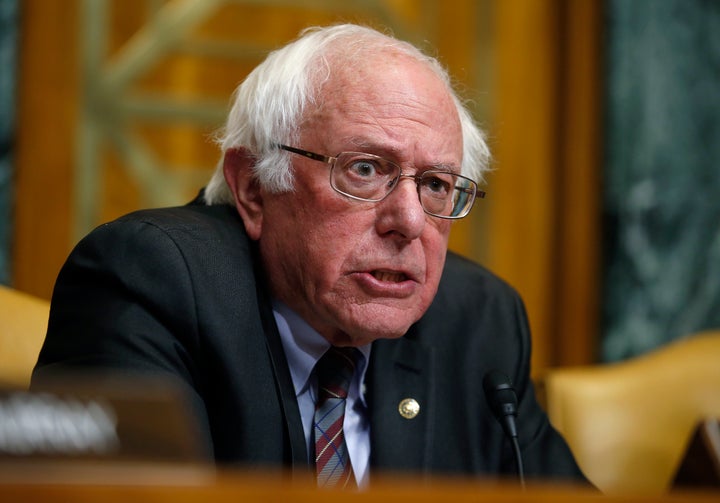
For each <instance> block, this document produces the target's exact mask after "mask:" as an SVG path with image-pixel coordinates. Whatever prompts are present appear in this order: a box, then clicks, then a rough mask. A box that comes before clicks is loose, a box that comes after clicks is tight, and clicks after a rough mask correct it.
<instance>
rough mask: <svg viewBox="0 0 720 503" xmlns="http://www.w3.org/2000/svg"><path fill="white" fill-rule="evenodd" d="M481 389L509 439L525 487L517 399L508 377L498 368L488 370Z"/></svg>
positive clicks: (522, 484)
mask: <svg viewBox="0 0 720 503" xmlns="http://www.w3.org/2000/svg"><path fill="white" fill-rule="evenodd" d="M483 389H484V390H485V399H486V400H487V402H488V405H490V409H491V410H492V412H493V414H494V415H495V419H497V420H498V422H499V423H500V424H501V425H502V427H503V430H505V435H507V437H508V438H509V439H510V441H511V442H512V446H513V452H514V454H515V466H516V467H517V472H518V478H519V479H520V485H521V486H522V487H523V488H524V487H525V475H524V473H523V463H522V454H521V452H520V444H519V443H518V433H517V427H516V425H515V418H516V417H517V408H518V400H517V395H516V394H515V388H513V386H512V383H511V382H510V379H508V377H507V376H506V375H505V374H503V373H502V372H500V371H499V370H495V369H493V370H490V371H488V372H487V373H486V374H485V377H484V378H483Z"/></svg>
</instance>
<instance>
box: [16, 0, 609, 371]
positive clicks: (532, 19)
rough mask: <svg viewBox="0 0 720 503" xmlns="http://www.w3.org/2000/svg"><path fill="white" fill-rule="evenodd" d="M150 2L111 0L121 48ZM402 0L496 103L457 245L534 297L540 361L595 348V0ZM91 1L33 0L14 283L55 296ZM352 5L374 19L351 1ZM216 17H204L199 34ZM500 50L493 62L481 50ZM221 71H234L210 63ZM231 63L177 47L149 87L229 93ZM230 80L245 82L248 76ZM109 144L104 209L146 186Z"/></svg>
mask: <svg viewBox="0 0 720 503" xmlns="http://www.w3.org/2000/svg"><path fill="white" fill-rule="evenodd" d="M140 3H141V2H137V1H134V2H125V1H122V2H113V9H114V11H113V12H114V15H116V16H117V23H119V25H118V26H119V27H120V28H121V30H120V31H119V32H116V34H115V37H116V38H111V39H110V46H111V48H112V47H116V46H118V45H119V44H121V43H122V37H121V38H120V39H118V38H117V37H118V34H117V33H122V28H123V26H126V28H127V29H128V30H130V31H132V26H134V23H136V21H135V18H136V17H137V13H136V12H128V11H127V9H132V8H136V7H137V5H138V4H140ZM396 3H397V2H396ZM399 4H402V5H403V6H404V9H405V10H406V12H405V14H406V15H407V19H408V22H409V23H410V25H412V23H415V22H420V21H418V20H422V19H427V16H426V17H425V18H422V17H421V16H419V15H418V14H417V11H416V12H415V13H414V12H413V10H412V9H413V8H414V9H416V10H417V9H419V8H422V7H423V6H425V7H427V6H428V5H432V9H433V12H432V14H433V16H432V17H431V19H434V22H433V23H432V24H427V22H426V21H422V22H423V23H425V24H423V30H427V31H428V34H429V35H428V36H427V37H426V38H427V39H428V40H430V41H434V45H435V46H436V47H437V53H438V55H439V56H440V57H441V59H442V60H443V61H444V63H445V64H447V66H448V67H449V69H450V71H451V73H452V74H453V75H454V76H456V77H457V78H458V80H459V82H460V84H461V85H463V86H464V87H466V88H468V89H473V88H474V87H475V86H478V85H482V86H483V87H482V88H481V89H479V90H478V91H479V95H478V96H475V101H476V109H479V110H481V111H482V112H483V113H487V114H488V116H486V117H481V118H480V119H481V122H482V123H483V125H484V126H485V127H486V129H489V133H490V134H489V136H490V140H491V147H492V149H493V151H494V157H495V168H496V172H495V173H493V174H492V175H491V177H490V179H489V187H488V191H489V193H490V196H489V198H488V200H486V201H483V202H481V204H480V205H479V207H478V209H477V210H476V212H475V213H476V214H475V215H473V217H472V218H470V219H467V220H466V221H464V222H462V223H461V224H459V225H456V228H455V229H454V231H453V236H452V239H451V247H452V248H453V249H455V250H457V251H460V252H461V253H464V254H466V255H469V256H471V257H474V258H476V259H482V260H483V261H484V262H485V263H486V264H487V265H488V266H489V267H490V268H491V269H493V270H495V271H496V272H497V273H499V274H500V275H501V276H503V277H504V278H506V279H507V280H508V281H509V282H510V283H511V284H513V285H514V286H515V287H516V288H517V289H518V290H519V291H520V293H521V294H522V295H523V297H524V299H525V301H526V303H527V308H528V313H529V316H530V320H531V325H532V328H533V331H534V340H535V348H534V351H535V356H534V358H535V360H534V366H535V371H536V373H537V372H540V371H542V369H543V368H545V367H547V366H550V365H559V364H569V363H584V362H589V361H592V360H593V359H594V355H595V344H596V336H597V296H598V295H597V294H598V290H599V286H598V281H599V278H598V276H599V274H598V270H597V267H598V265H597V264H598V256H599V249H598V248H599V239H598V231H599V225H598V214H599V210H598V197H599V190H600V186H599V183H600V180H599V178H600V177H599V174H598V170H599V159H598V156H599V147H598V145H599V137H598V133H599V115H600V114H599V109H598V103H599V91H598V89H599V61H600V60H599V58H598V50H599V19H600V9H599V2H596V1H595V0H564V1H561V0H523V1H520V0H502V1H492V0H485V1H483V2H476V1H472V0H458V1H456V2H442V1H438V2H427V1H416V2H412V1H406V2H399ZM80 5H81V4H80V3H79V2H73V1H66V0H25V1H24V2H23V3H22V34H21V66H20V74H19V77H20V82H19V99H20V101H19V104H18V118H19V119H18V143H17V155H16V167H17V179H16V191H17V192H16V193H17V195H16V205H15V216H16V222H15V236H14V248H13V250H14V253H13V278H14V285H13V286H15V287H16V288H18V289H21V290H24V291H27V292H30V293H33V294H35V295H39V296H41V297H45V298H49V297H50V294H51V291H52V285H53V283H54V280H55V277H56V275H57V272H58V270H59V268H60V266H61V265H62V262H63V261H64V259H65V257H66V256H67V254H68V252H69V251H70V249H71V247H72V246H73V244H74V240H75V237H74V236H73V233H72V229H73V222H74V218H75V216H74V214H73V211H74V206H73V197H74V194H73V193H72V191H73V186H74V185H73V182H72V180H73V176H74V170H75V155H76V150H75V148H76V141H77V139H76V128H77V126H78V116H79V112H78V104H79V103H80V102H81V96H80V92H81V91H80V89H81V72H80V64H79V50H78V46H79V41H78V31H79V24H80ZM123 9H126V10H125V11H123ZM255 9H256V10H257V6H256V7H255ZM123 12H124V13H123ZM253 12H255V14H254V15H260V14H258V13H257V12H256V11H253ZM268 15H270V14H269V13H262V16H268ZM276 15H280V16H281V17H282V13H279V14H278V12H277V11H276ZM309 16H310V17H308V18H307V23H320V22H322V23H327V22H333V21H337V20H338V19H336V18H333V16H331V15H328V14H327V13H318V12H315V13H314V14H309ZM488 16H492V18H491V19H488ZM282 19H285V21H279V22H278V23H272V26H274V28H273V30H274V31H278V33H279V34H280V33H281V32H282V33H284V32H283V30H285V31H286V32H287V35H284V34H283V35H282V36H283V39H284V40H287V39H289V38H291V37H293V36H294V35H295V34H296V33H297V26H298V23H300V20H299V18H298V14H297V12H296V11H293V18H292V20H288V19H286V18H285V17H283V18H282ZM343 19H346V20H348V19H350V20H361V21H362V20H363V18H362V16H359V15H358V16H353V15H350V14H347V13H346V14H345V15H344V16H343ZM213 22H214V23H216V24H215V25H212V26H215V27H216V28H217V29H218V30H224V31H226V32H227V33H230V32H231V31H232V30H233V29H236V28H237V27H238V21H233V22H232V23H231V22H230V17H229V16H227V15H223V16H220V17H218V18H216V19H215V20H214V21H213ZM245 22H249V21H248V20H247V19H246V20H245ZM375 23H376V24H381V23H382V20H379V21H378V20H376V21H375ZM263 24H265V25H267V23H263ZM229 25H230V26H229ZM255 25H256V26H257V25H258V24H257V23H255ZM209 30H212V27H208V26H206V27H204V28H203V29H202V30H201V31H200V34H201V35H202V34H203V33H207V32H208V31H209ZM396 32H397V33H398V35H404V33H403V31H402V30H396ZM263 36H264V37H267V36H268V33H267V32H263ZM478 40H480V42H478ZM479 51H482V52H483V54H479ZM488 54H491V55H492V58H491V59H492V60H493V61H488V60H487V59H486V58H485V56H486V55H488ZM491 64H492V66H490V65H491ZM223 71H224V72H225V74H224V76H222V77H221V76H220V73H214V72H223ZM229 72H230V70H227V69H225V70H222V68H220V67H219V65H217V64H215V65H214V66H212V67H208V66H202V65H197V64H196V63H188V61H180V62H176V64H175V66H167V67H164V68H163V72H162V75H161V76H157V77H151V78H150V80H147V79H146V82H145V84H148V83H149V86H150V87H151V88H152V86H153V85H154V84H153V82H154V83H155V84H156V83H157V82H158V79H161V80H162V79H164V80H167V76H168V75H171V74H173V75H180V76H183V75H184V76H185V77H184V78H185V80H183V82H182V83H180V84H178V86H179V87H181V88H182V89H181V90H182V92H188V89H189V90H190V91H192V89H193V88H195V87H197V86H202V85H204V84H203V82H206V83H207V85H208V86H210V88H212V89H213V92H215V93H216V94H217V92H218V86H223V85H225V84H224V83H223V82H225V81H224V80H222V79H223V78H225V79H227V78H228V75H229ZM235 72H236V71H235ZM478 75H480V76H484V77H481V79H482V78H485V77H487V76H492V77H493V78H492V83H493V84H492V86H491V87H490V88H489V89H486V88H485V87H484V86H485V84H486V82H479V78H478ZM153 78H154V79H155V80H154V81H153V80H152V79H153ZM231 78H232V82H237V81H239V80H241V78H242V75H237V73H234V74H231ZM488 80H489V79H488ZM228 94H229V93H228ZM483 100H484V101H483ZM477 102H479V106H477ZM150 129H152V131H151V132H150V133H149V136H150V137H151V141H153V142H155V144H156V145H158V148H159V149H160V150H162V149H166V150H167V151H168V152H170V153H171V155H173V156H176V157H177V156H178V155H181V154H182V156H183V157H185V156H187V155H190V154H188V152H191V153H192V152H197V154H192V155H196V156H197V159H196V161H200V162H206V163H207V166H208V173H209V171H210V170H211V169H212V166H213V164H214V162H215V159H214V157H213V156H214V155H215V154H214V152H213V151H212V149H210V148H208V146H207V142H208V140H207V137H203V136H202V135H201V134H198V136H199V137H200V138H199V142H200V146H198V147H197V148H196V147H193V148H190V146H189V145H187V142H188V138H189V137H190V136H191V135H190V134H189V133H188V130H187V129H184V130H181V131H179V132H172V131H169V132H168V134H173V135H176V136H175V140H172V138H171V139H169V140H168V139H167V138H164V137H163V136H164V133H163V134H161V131H160V130H159V129H157V128H150ZM173 145H176V146H177V145H181V148H179V149H177V148H175V147H173ZM105 158H106V159H105V160H106V162H107V165H108V168H107V173H106V177H105V183H106V184H110V185H111V186H110V187H105V188H104V189H103V191H102V200H103V204H104V205H105V206H104V207H103V209H102V211H101V214H100V215H101V218H102V220H106V219H108V218H114V217H116V216H119V214H120V213H124V212H125V211H129V210H132V209H135V207H134V205H138V204H140V203H139V201H141V198H139V196H138V194H137V192H138V189H137V187H136V186H135V185H134V184H133V182H132V180H128V179H127V176H126V175H123V174H122V171H121V170H120V169H119V168H118V167H117V164H118V163H120V162H121V160H118V159H117V157H116V156H113V155H109V154H107V153H106V154H105ZM97 223H100V222H97Z"/></svg>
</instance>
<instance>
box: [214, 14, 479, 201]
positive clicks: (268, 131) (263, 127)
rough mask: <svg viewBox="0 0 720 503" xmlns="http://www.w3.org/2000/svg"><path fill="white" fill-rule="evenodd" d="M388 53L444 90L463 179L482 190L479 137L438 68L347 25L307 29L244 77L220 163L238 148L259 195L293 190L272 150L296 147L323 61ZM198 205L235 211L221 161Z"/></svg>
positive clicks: (326, 70) (282, 157)
mask: <svg viewBox="0 0 720 503" xmlns="http://www.w3.org/2000/svg"><path fill="white" fill-rule="evenodd" d="M387 49H391V50H393V51H396V52H400V53H402V54H405V55H407V56H410V57H411V58H413V59H415V60H417V61H419V62H421V63H424V64H426V65H428V66H429V67H430V68H431V69H432V71H433V72H434V73H435V74H436V75H437V76H438V77H439V78H440V79H441V80H442V81H443V82H444V83H445V84H446V86H447V88H448V92H449V93H450V95H451V96H452V98H453V100H454V102H455V105H456V107H457V111H458V115H459V117H460V123H461V127H462V135H463V161H462V173H463V174H464V175H465V176H468V177H470V178H473V179H474V180H476V181H478V182H482V181H483V174H484V173H485V171H487V170H488V164H489V159H490V151H489V149H488V146H487V144H486V142H485V135H484V134H483V132H482V131H481V130H480V129H479V128H478V126H477V125H476V124H475V121H474V120H473V118H472V115H471V114H470V112H469V111H468V109H467V108H466V107H465V105H464V104H463V102H462V101H461V100H460V98H459V97H458V95H457V94H456V93H455V91H454V90H453V88H452V85H451V82H450V77H449V75H448V73H447V71H446V70H445V69H444V68H443V67H442V65H441V64H440V63H439V62H438V60H437V59H435V58H433V57H431V56H428V55H425V54H424V53H423V52H421V51H420V50H419V49H418V48H416V47H415V46H413V45H412V44H409V43H407V42H403V41H400V40H397V39H395V38H393V37H391V36H388V35H385V34H382V33H380V32H378V31H376V30H373V29H371V28H366V27H363V26H357V25H352V24H342V25H335V26H330V27H325V28H309V29H307V30H305V31H303V33H302V34H301V37H300V38H299V39H297V40H296V41H294V42H292V43H290V44H288V45H286V46H284V47H283V48H281V49H278V50H276V51H274V52H272V53H270V55H269V56H268V57H267V58H266V59H265V61H263V62H262V63H261V64H260V65H258V66H257V67H256V68H255V69H254V70H253V71H252V72H251V73H250V74H249V75H248V77H247V78H246V79H245V80H244V81H243V82H242V83H241V84H240V85H239V86H238V88H237V89H236V90H235V92H234V94H233V104H232V108H231V110H230V113H229V114H228V119H227V123H226V125H225V127H224V128H223V130H222V131H221V132H220V133H219V135H218V138H217V142H218V144H219V145H220V147H221V150H222V152H223V157H224V154H225V152H227V151H228V150H230V149H233V148H238V147H244V148H245V149H247V150H248V151H249V152H251V153H252V154H253V155H254V156H255V161H256V162H255V165H254V176H255V177H256V178H257V180H258V182H259V183H260V185H261V186H262V187H263V188H265V189H266V190H268V191H270V192H286V191H290V190H292V188H293V178H292V169H291V161H290V157H289V154H288V153H287V152H285V151H282V150H280V149H278V148H276V147H275V145H276V144H277V143H284V144H290V145H292V144H293V143H294V142H295V141H296V140H297V138H298V136H299V129H300V124H301V123H302V119H303V114H304V112H305V110H306V109H307V108H308V106H311V105H318V100H319V99H320V97H319V96H318V94H319V91H320V88H321V87H322V84H323V83H324V82H326V81H327V80H328V79H329V78H330V64H329V62H328V60H329V58H330V57H332V58H338V59H339V60H340V61H341V62H342V63H343V64H344V65H348V64H352V63H353V62H354V61H357V60H359V59H360V58H362V57H363V55H367V53H368V52H374V51H376V50H387ZM334 61H337V59H335V60H334ZM205 201H206V203H207V204H233V203H234V199H233V195H232V193H231V192H230V189H229V187H228V185H227V183H226V181H225V176H224V174H223V158H221V159H220V161H219V162H218V164H217V166H216V168H215V172H214V173H213V175H212V177H211V179H210V181H209V182H208V184H207V187H206V188H205Z"/></svg>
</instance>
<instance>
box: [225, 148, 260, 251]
mask: <svg viewBox="0 0 720 503" xmlns="http://www.w3.org/2000/svg"><path fill="white" fill-rule="evenodd" d="M254 166H255V159H254V157H253V156H252V155H251V154H250V153H249V152H248V151H247V149H245V148H242V147H241V148H233V149H229V150H227V151H226V152H225V157H224V159H223V173H224V174H225V181H226V182H227V184H228V186H229V187H230V190H231V191H232V193H233V196H234V198H235V207H236V208H237V211H238V213H240V217H241V218H242V220H243V223H244V224H245V230H246V231H247V233H248V236H249V237H250V239H252V240H254V241H257V240H258V239H260V234H261V233H262V217H263V204H262V194H261V192H260V185H259V183H258V181H257V179H256V178H255V176H254V174H253V167H254Z"/></svg>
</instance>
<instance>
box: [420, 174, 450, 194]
mask: <svg viewBox="0 0 720 503" xmlns="http://www.w3.org/2000/svg"><path fill="white" fill-rule="evenodd" d="M423 186H424V187H425V188H426V189H427V190H429V191H430V192H432V193H433V194H447V193H448V192H449V191H450V183H449V182H447V181H445V180H443V179H442V178H440V177H438V176H429V177H427V178H425V179H424V180H423Z"/></svg>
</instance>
